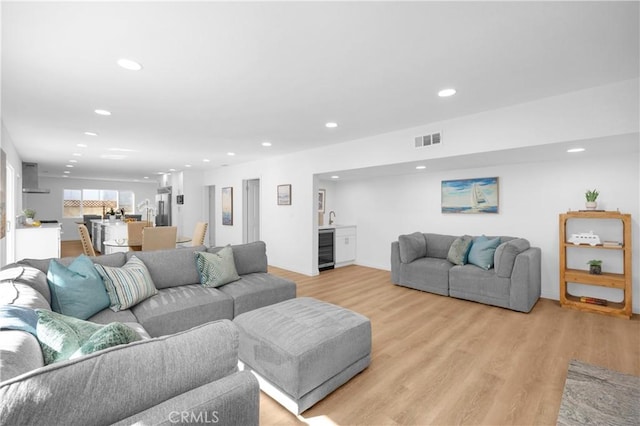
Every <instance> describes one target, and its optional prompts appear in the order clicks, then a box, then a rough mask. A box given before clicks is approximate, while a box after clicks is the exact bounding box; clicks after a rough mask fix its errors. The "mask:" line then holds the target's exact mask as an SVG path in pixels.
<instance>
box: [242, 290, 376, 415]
mask: <svg viewBox="0 0 640 426" xmlns="http://www.w3.org/2000/svg"><path fill="white" fill-rule="evenodd" d="M233 322H234V323H236V325H237V326H238V329H239V331H240V350H239V353H238V357H239V358H240V361H241V367H244V368H245V369H248V370H251V371H252V372H253V373H254V374H255V375H256V377H257V378H258V381H259V382H260V388H261V389H262V391H264V392H265V393H266V394H267V395H269V396H271V397H272V398H273V399H275V400H276V401H278V402H279V403H280V404H282V405H283V406H284V407H285V408H286V409H288V410H289V411H291V412H292V413H294V414H300V413H302V412H303V411H305V410H306V409H308V408H310V407H311V406H313V405H314V404H315V403H316V402H318V401H320V400H321V399H322V398H324V397H325V396H327V395H328V394H330V393H331V392H333V391H334V390H335V389H337V388H338V387H340V386H341V385H343V384H344V383H346V382H347V381H348V380H349V379H351V378H352V377H353V376H355V375H356V374H358V373H359V372H360V371H362V370H364V369H365V368H367V366H368V365H369V363H370V361H371V322H370V321H369V319H368V318H367V317H365V316H363V315H360V314H358V313H355V312H352V311H350V310H348V309H345V308H341V307H340V306H336V305H332V304H330V303H325V302H321V301H319V300H315V299H312V298H309V297H302V298H298V299H291V300H286V301H284V302H280V303H276V304H275V305H270V306H265V307H263V308H259V309H256V310H253V311H249V312H245V313H244V314H241V315H239V316H237V317H236V318H235V319H234V320H233Z"/></svg>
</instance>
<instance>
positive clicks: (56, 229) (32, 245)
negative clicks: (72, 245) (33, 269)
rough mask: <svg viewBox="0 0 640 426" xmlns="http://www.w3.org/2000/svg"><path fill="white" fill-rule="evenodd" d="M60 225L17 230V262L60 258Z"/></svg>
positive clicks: (43, 225) (44, 225) (26, 227)
mask: <svg viewBox="0 0 640 426" xmlns="http://www.w3.org/2000/svg"><path fill="white" fill-rule="evenodd" d="M60 233H61V229H60V224H57V223H56V224H44V223H43V224H42V225H40V226H26V225H25V226H23V227H18V228H16V260H22V259H48V258H50V257H55V258H59V257H60Z"/></svg>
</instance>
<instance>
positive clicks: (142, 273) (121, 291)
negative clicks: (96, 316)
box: [95, 256, 158, 312]
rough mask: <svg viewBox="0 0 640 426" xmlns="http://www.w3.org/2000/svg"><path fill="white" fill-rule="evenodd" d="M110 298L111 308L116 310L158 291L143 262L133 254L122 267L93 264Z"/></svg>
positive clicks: (136, 302)
mask: <svg viewBox="0 0 640 426" xmlns="http://www.w3.org/2000/svg"><path fill="white" fill-rule="evenodd" d="M95 268H96V269H97V270H98V272H99V273H100V275H101V276H102V279H103V280H104V286H105V287H106V288H107V293H108V294H109V299H111V306H110V307H111V310H113V311H115V312H118V311H122V310H124V309H129V308H130V307H132V306H134V305H136V304H138V303H140V302H142V301H143V300H145V299H148V298H149V297H151V296H153V295H154V294H157V293H158V290H157V289H156V286H155V285H154V284H153V280H151V274H149V270H148V269H147V267H146V266H145V264H144V263H143V262H142V261H141V260H140V259H138V258H137V257H135V256H131V259H129V261H128V262H127V263H125V264H124V266H123V267H122V268H116V267H113V266H104V265H97V264H96V265H95Z"/></svg>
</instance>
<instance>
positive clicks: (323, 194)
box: [318, 189, 327, 213]
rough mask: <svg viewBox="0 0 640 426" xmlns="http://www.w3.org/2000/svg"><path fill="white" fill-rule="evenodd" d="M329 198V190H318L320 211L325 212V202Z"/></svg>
mask: <svg viewBox="0 0 640 426" xmlns="http://www.w3.org/2000/svg"><path fill="white" fill-rule="evenodd" d="M326 200H327V190H326V189H319V190H318V212H319V213H324V203H325V201H326Z"/></svg>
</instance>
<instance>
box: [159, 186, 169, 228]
mask: <svg viewBox="0 0 640 426" xmlns="http://www.w3.org/2000/svg"><path fill="white" fill-rule="evenodd" d="M156 226H171V187H170V186H165V187H162V188H158V194H157V195H156Z"/></svg>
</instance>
